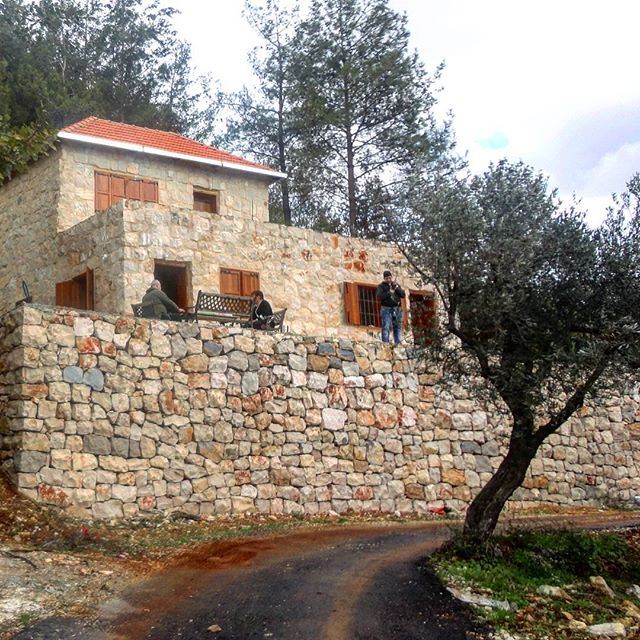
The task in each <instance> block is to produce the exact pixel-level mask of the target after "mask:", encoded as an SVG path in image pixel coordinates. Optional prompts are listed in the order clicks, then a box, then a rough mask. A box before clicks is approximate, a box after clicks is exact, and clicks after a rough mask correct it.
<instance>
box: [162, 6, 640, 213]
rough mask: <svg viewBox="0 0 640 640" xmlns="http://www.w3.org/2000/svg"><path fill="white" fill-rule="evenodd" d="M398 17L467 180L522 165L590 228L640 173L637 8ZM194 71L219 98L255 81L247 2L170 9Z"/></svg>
mask: <svg viewBox="0 0 640 640" xmlns="http://www.w3.org/2000/svg"><path fill="white" fill-rule="evenodd" d="M389 2H390V5H391V6H392V7H393V8H395V9H397V10H398V11H401V12H406V14H407V16H408V19H409V29H410V31H411V35H412V46H413V47H415V48H417V50H418V51H419V53H420V56H421V58H422V60H423V62H424V63H425V64H426V66H427V68H429V69H433V68H435V66H436V65H437V64H438V63H439V62H441V61H444V63H445V70H444V74H443V77H442V86H443V90H442V92H441V94H440V104H441V108H442V109H443V111H447V110H451V111H452V112H453V115H454V128H455V131H456V137H457V140H458V144H459V147H460V149H461V150H463V151H464V150H466V151H467V152H468V157H469V160H470V163H471V166H472V168H473V170H475V171H481V170H482V169H483V168H484V167H486V165H487V164H488V163H489V162H490V161H492V160H498V159H500V158H502V157H508V158H509V159H512V160H517V159H523V160H525V161H526V162H528V163H530V164H532V165H533V166H535V167H537V168H538V169H540V170H542V171H543V172H544V173H545V174H547V175H548V176H549V178H550V184H551V185H552V186H556V187H558V188H559V191H560V193H561V195H562V197H563V198H564V199H565V200H567V199H569V198H570V197H571V195H572V194H573V193H575V194H576V195H577V196H578V197H580V198H582V200H583V204H584V206H585V207H586V208H588V209H589V210H590V213H591V215H590V218H591V219H592V220H594V221H596V220H597V219H598V218H599V217H600V216H601V214H602V212H603V211H604V207H605V206H606V205H607V204H608V203H609V202H610V195H611V193H612V192H618V193H619V192H620V191H622V190H624V188H625V183H626V181H627V180H628V179H629V178H630V177H631V175H632V174H633V173H635V172H636V171H640V83H638V82H637V65H638V62H639V61H640V55H639V54H640V37H638V33H637V31H638V25H639V24H640V2H638V1H637V0H608V1H607V2H605V1H604V0H537V1H535V2H533V1H531V0H518V1H515V2H514V0H389ZM167 4H172V5H173V6H175V7H177V8H179V9H180V11H181V12H182V13H181V15H180V16H179V17H178V19H177V22H176V24H177V27H178V29H179V31H180V34H181V35H182V37H184V38H185V39H187V40H188V41H190V42H191V44H192V48H193V58H194V63H195V65H196V66H197V67H198V68H199V70H201V71H210V72H211V73H212V74H213V76H214V77H216V78H219V79H220V81H221V82H222V86H223V88H225V89H227V90H229V89H235V88H239V87H240V86H241V85H242V84H243V83H246V84H250V83H251V70H250V67H249V65H248V63H247V61H246V56H247V52H248V50H249V49H250V48H251V46H252V45H254V44H255V43H256V40H255V37H254V34H253V32H252V31H251V29H250V28H249V27H248V25H247V24H246V22H245V21H244V19H243V17H242V14H241V12H242V7H243V0H174V1H173V2H170V1H169V0H167Z"/></svg>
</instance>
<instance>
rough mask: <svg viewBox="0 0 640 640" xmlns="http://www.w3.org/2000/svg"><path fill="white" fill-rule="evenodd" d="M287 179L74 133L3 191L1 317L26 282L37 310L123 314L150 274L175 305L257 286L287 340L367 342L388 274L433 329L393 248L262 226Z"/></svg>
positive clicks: (169, 148) (156, 146)
mask: <svg viewBox="0 0 640 640" xmlns="http://www.w3.org/2000/svg"><path fill="white" fill-rule="evenodd" d="M284 178H285V176H284V175H283V174H282V173H279V172H278V171H274V170H273V169H271V168H269V167H266V166H263V165H260V164H256V163H254V162H250V161H248V160H246V159H244V158H240V157H237V156H234V155H231V154H229V153H226V152H224V151H220V150H218V149H215V148H213V147H210V146H207V145H204V144H201V143H198V142H195V141H193V140H189V139H188V138H185V137H183V136H180V135H177V134H174V133H168V132H164V131H156V130H152V129H146V128H142V127H137V126H132V125H128V124H122V123H116V122H110V121H107V120H102V119H99V118H95V117H90V118H86V119H85V120H82V121H80V122H78V123H76V124H73V125H71V126H69V127H67V128H65V129H63V130H62V131H60V132H59V134H58V140H57V145H56V149H55V151H54V152H52V153H51V154H50V155H49V156H47V157H43V158H41V159H39V160H38V161H37V162H35V163H33V165H32V166H31V167H30V168H29V170H28V171H27V172H26V173H25V174H23V175H20V176H18V177H15V178H14V179H12V180H10V181H8V182H6V183H5V184H4V185H2V186H1V187H0V223H1V225H2V229H3V231H4V242H3V243H2V248H1V249H0V313H4V312H6V311H7V310H8V309H10V308H11V307H13V305H14V304H15V302H16V301H17V300H19V299H20V298H21V297H22V294H21V282H22V280H24V281H26V282H27V283H28V285H29V287H30V289H31V292H32V294H33V299H34V301H35V302H37V303H41V304H45V305H54V304H55V305H58V306H66V307H72V308H77V309H84V310H87V309H94V310H96V311H101V312H107V313H131V306H130V305H131V303H135V302H139V301H140V299H141V298H142V296H143V294H144V292H145V290H146V288H147V287H148V284H149V282H150V281H151V280H152V279H153V278H154V277H155V278H158V279H159V280H160V281H161V282H162V284H163V289H164V290H165V291H166V292H167V293H168V294H169V295H170V296H171V297H172V298H173V299H174V300H175V301H176V302H177V303H178V305H179V306H181V307H188V306H191V305H193V304H194V302H195V298H196V297H197V292H198V290H200V289H202V290H204V291H216V292H221V293H229V294H238V295H248V294H249V293H250V292H251V291H252V290H254V289H256V288H260V289H262V290H264V291H265V294H266V297H267V299H269V300H270V301H271V303H272V306H273V308H274V309H280V308H284V307H286V308H287V309H288V311H287V318H286V324H287V325H288V328H289V329H290V330H292V331H294V332H297V333H302V334H307V335H328V336H332V335H336V336H349V337H365V336H366V335H367V333H371V332H372V331H377V329H376V325H378V324H379V319H378V314H377V310H376V301H375V288H374V287H375V285H376V284H377V283H378V282H379V281H380V279H381V273H382V271H383V270H384V269H385V268H392V269H394V270H395V271H396V272H397V275H398V279H399V281H400V282H401V283H402V284H403V285H404V286H405V288H407V289H408V290H409V291H410V296H409V307H410V310H413V324H414V325H415V326H416V330H417V331H418V330H419V328H420V326H422V325H424V323H425V322H428V321H429V318H430V317H431V314H432V308H433V299H432V297H431V295H430V293H429V292H428V291H425V290H423V289H422V288H421V287H419V286H418V281H417V280H415V279H414V278H411V277H410V272H409V270H408V268H407V265H406V263H405V262H404V260H403V258H402V256H401V255H400V254H399V252H398V251H397V250H396V249H395V248H394V247H393V246H392V245H390V244H388V243H385V242H378V241H371V240H362V239H357V238H347V237H342V236H339V235H336V234H330V233H321V232H317V231H312V230H309V229H302V228H295V227H287V226H284V225H280V224H274V223H270V222H269V213H268V188H269V185H270V184H271V183H273V182H274V181H276V180H281V179H284ZM425 305H426V308H427V311H426V313H425V312H424V311H423V312H422V313H420V312H419V310H421V309H422V310H424V309H425ZM407 315H409V314H407Z"/></svg>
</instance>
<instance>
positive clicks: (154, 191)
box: [140, 180, 158, 202]
mask: <svg viewBox="0 0 640 640" xmlns="http://www.w3.org/2000/svg"><path fill="white" fill-rule="evenodd" d="M140 182H141V185H142V191H141V196H140V199H141V200H144V201H145V202H158V183H157V182H151V181H150V180H141V181H140Z"/></svg>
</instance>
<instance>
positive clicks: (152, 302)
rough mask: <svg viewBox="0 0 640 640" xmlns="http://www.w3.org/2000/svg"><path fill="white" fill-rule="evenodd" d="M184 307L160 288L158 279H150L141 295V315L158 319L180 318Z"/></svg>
mask: <svg viewBox="0 0 640 640" xmlns="http://www.w3.org/2000/svg"><path fill="white" fill-rule="evenodd" d="M183 313H184V309H180V307H178V305H177V304H176V303H175V302H174V301H173V300H172V299H171V298H170V297H169V296H168V295H167V294H166V293H165V292H164V291H163V290H162V285H161V284H160V280H152V281H151V284H150V285H149V288H148V289H147V292H146V293H145V294H144V296H143V297H142V317H143V318H158V319H160V320H180V319H181V314H183Z"/></svg>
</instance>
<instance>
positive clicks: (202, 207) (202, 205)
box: [193, 187, 218, 213]
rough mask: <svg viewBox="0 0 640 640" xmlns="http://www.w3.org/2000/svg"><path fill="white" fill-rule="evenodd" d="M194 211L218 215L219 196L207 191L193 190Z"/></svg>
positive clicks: (195, 188)
mask: <svg viewBox="0 0 640 640" xmlns="http://www.w3.org/2000/svg"><path fill="white" fill-rule="evenodd" d="M193 210H194V211H206V212H208V213H218V194H217V193H215V192H213V191H207V190H205V189H198V188H197V187H194V189H193Z"/></svg>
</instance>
